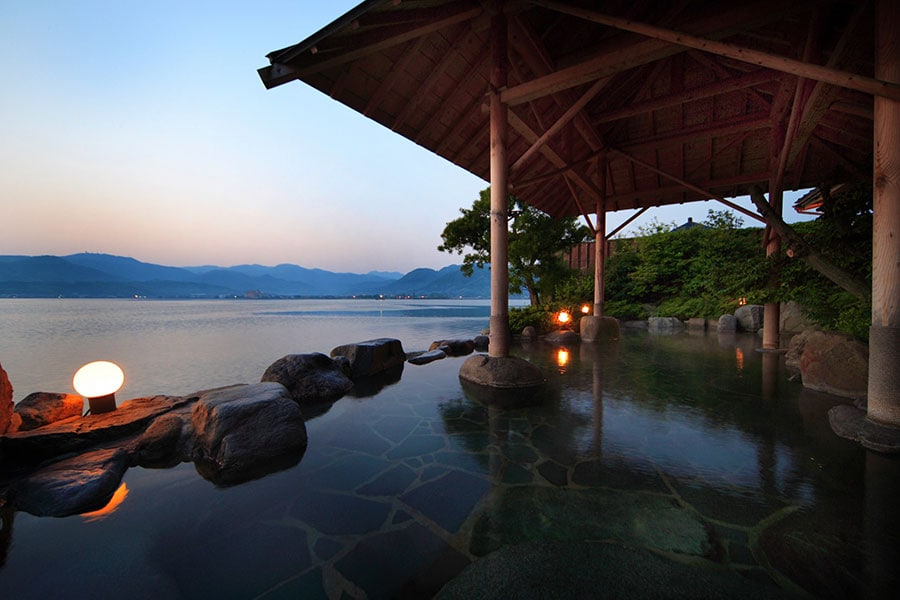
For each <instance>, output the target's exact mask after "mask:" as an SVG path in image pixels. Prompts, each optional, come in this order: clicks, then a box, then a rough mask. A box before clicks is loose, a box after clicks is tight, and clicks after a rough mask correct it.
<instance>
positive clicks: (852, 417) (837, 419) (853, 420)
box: [828, 404, 900, 454]
mask: <svg viewBox="0 0 900 600" xmlns="http://www.w3.org/2000/svg"><path fill="white" fill-rule="evenodd" d="M828 423H829V424H830V425H831V429H832V431H834V432H835V433H836V434H837V435H839V436H840V437H842V438H844V439H848V440H852V441H854V442H859V443H860V444H861V445H862V446H863V447H864V448H868V449H869V450H874V451H876V452H882V453H884V454H900V429H898V428H896V427H889V426H887V425H881V424H879V423H876V422H874V421H871V420H869V419H867V418H866V411H864V410H862V409H859V408H856V407H855V406H850V405H848V404H839V405H838V406H834V407H832V408H831V410H829V411H828Z"/></svg>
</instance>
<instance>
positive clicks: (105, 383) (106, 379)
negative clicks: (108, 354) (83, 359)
mask: <svg viewBox="0 0 900 600" xmlns="http://www.w3.org/2000/svg"><path fill="white" fill-rule="evenodd" d="M123 383H125V373H123V372H122V369H121V368H120V367H119V365H117V364H115V363H112V362H109V361H108V360H98V361H94V362H91V363H88V364H86V365H84V366H83V367H81V368H80V369H78V371H76V372H75V377H73V378H72V385H73V386H74V387H75V391H76V392H78V393H79V394H81V395H82V396H84V397H85V398H87V399H88V404H89V405H90V411H91V414H92V415H99V414H101V413H105V412H110V411H113V410H116V392H118V391H119V388H121V387H122V384H123Z"/></svg>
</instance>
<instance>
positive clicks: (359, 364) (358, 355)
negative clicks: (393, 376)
mask: <svg viewBox="0 0 900 600" xmlns="http://www.w3.org/2000/svg"><path fill="white" fill-rule="evenodd" d="M331 356H332V358H335V357H339V356H343V357H346V358H347V360H348V361H350V376H351V377H353V378H354V379H355V378H357V377H367V376H370V375H375V374H377V373H381V372H382V371H387V370H388V369H391V368H394V367H398V366H399V367H402V366H403V363H404V362H406V353H405V352H403V345H402V344H401V343H400V340H396V339H393V338H378V339H375V340H368V341H365V342H358V343H355V344H345V345H343V346H338V347H336V348H334V349H333V350H332V351H331Z"/></svg>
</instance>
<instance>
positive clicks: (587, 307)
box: [581, 304, 591, 315]
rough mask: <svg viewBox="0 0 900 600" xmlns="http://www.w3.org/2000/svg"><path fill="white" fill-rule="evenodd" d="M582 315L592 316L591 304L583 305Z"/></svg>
mask: <svg viewBox="0 0 900 600" xmlns="http://www.w3.org/2000/svg"><path fill="white" fill-rule="evenodd" d="M581 314H583V315H589V314H591V306H590V304H582V305H581Z"/></svg>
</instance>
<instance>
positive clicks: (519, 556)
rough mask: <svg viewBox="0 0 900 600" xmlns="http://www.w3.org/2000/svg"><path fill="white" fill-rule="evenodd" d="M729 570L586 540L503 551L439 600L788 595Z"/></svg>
mask: <svg viewBox="0 0 900 600" xmlns="http://www.w3.org/2000/svg"><path fill="white" fill-rule="evenodd" d="M791 597H793V596H791V595H789V594H787V593H785V592H784V591H783V590H781V589H779V588H777V587H775V586H774V585H771V584H767V583H761V582H756V581H753V580H750V579H747V578H745V577H743V576H741V575H739V574H738V573H736V572H735V571H728V570H723V569H709V568H703V567H700V566H694V565H690V564H686V563H683V562H675V561H672V560H668V559H666V558H663V557H661V556H659V555H658V554H655V553H653V552H650V551H648V550H643V549H637V548H629V547H626V546H621V545H618V544H609V543H598V542H588V541H550V542H544V541H541V542H531V543H527V544H521V545H514V546H507V547H504V548H502V549H500V550H498V551H496V552H494V553H492V554H490V555H488V556H485V557H484V558H481V559H479V560H478V561H476V562H474V563H473V564H471V565H470V566H469V567H467V568H466V569H465V570H463V572H462V573H461V574H460V575H459V576H457V577H456V578H454V579H453V580H452V581H450V583H448V584H447V585H445V586H444V587H443V588H442V589H441V591H440V593H438V594H437V596H435V598H436V599H438V600H463V599H465V600H468V599H470V598H481V599H484V600H501V599H502V600H506V599H507V598H529V599H538V598H540V599H541V600H545V599H546V600H554V599H559V600H562V599H566V600H569V599H576V600H581V599H584V600H588V599H590V600H593V599H596V598H604V599H631V598H748V599H759V600H763V599H767V598H791Z"/></svg>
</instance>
